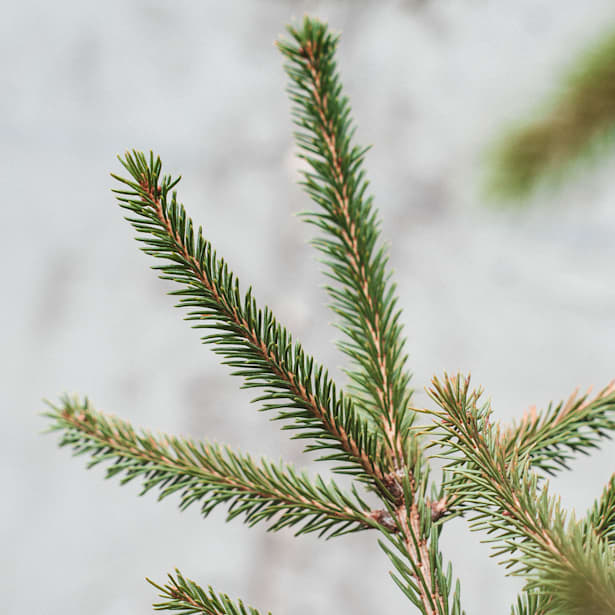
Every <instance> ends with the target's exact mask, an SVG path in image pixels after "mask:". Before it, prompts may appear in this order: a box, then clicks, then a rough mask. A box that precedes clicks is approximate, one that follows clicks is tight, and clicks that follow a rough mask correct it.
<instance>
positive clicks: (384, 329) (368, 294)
mask: <svg viewBox="0 0 615 615" xmlns="http://www.w3.org/2000/svg"><path fill="white" fill-rule="evenodd" d="M288 32H289V34H290V37H291V39H290V40H282V41H279V42H278V47H279V49H280V51H281V52H282V53H283V54H284V56H285V57H286V58H287V59H288V62H287V64H286V65H285V69H286V73H287V75H288V76H289V78H290V86H289V88H288V93H289V96H290V99H291V101H292V102H293V104H294V106H293V110H292V115H293V119H294V122H295V124H296V125H297V126H298V127H299V131H298V132H296V133H295V139H296V141H297V144H298V146H299V147H300V148H301V150H302V153H300V154H299V157H300V158H302V159H303V160H305V161H306V162H307V163H308V165H309V168H310V170H309V171H305V172H304V173H303V176H304V181H303V182H302V184H303V186H304V188H305V190H306V192H307V193H308V194H309V195H310V197H311V198H312V200H313V201H314V203H315V204H316V205H317V206H318V207H319V209H318V210H317V211H316V212H309V213H306V214H304V216H305V218H306V219H307V220H308V221H309V222H311V223H312V224H314V225H315V226H316V227H318V228H319V229H320V230H321V231H323V233H322V235H321V236H320V237H318V238H317V239H316V240H314V242H313V243H314V245H315V246H316V247H317V248H318V249H319V250H320V251H321V252H323V253H324V255H325V261H324V262H325V264H326V265H327V267H328V275H329V277H330V278H331V279H332V280H333V281H334V282H335V284H334V285H328V286H327V290H328V292H329V294H330V296H331V298H332V300H333V304H332V309H333V310H334V311H335V312H336V313H337V314H338V315H339V316H340V318H341V325H340V329H341V330H342V332H343V333H344V334H345V341H342V342H340V343H339V347H340V349H341V350H342V351H343V352H344V353H346V355H348V356H349V357H350V359H351V361H352V363H353V365H354V369H349V370H347V373H348V375H349V376H350V378H351V381H352V383H353V392H354V393H355V396H356V397H357V399H358V400H360V403H361V406H362V407H363V408H365V409H366V410H367V411H368V412H371V413H372V414H373V415H374V417H375V419H376V420H377V422H378V424H379V425H380V426H381V429H382V431H383V434H384V436H385V438H386V441H387V446H388V448H389V450H390V454H391V455H392V457H393V459H394V460H395V461H396V464H397V466H398V467H399V466H401V465H403V464H404V460H405V458H406V453H405V451H406V441H407V439H408V437H409V435H408V428H409V426H410V425H411V424H412V420H413V417H414V415H413V413H412V412H411V411H410V410H409V409H408V406H409V402H410V396H411V393H412V391H411V390H410V388H409V382H410V376H409V374H408V373H407V372H406V371H405V363H406V361H407V356H406V354H405V352H404V339H403V335H402V325H401V324H400V313H401V312H400V310H399V309H398V308H397V298H396V296H395V285H394V284H391V282H390V277H391V275H390V273H389V272H388V271H387V261H388V257H387V252H386V250H385V248H384V247H383V246H382V245H381V242H380V230H379V226H380V223H379V221H378V218H377V213H376V211H375V210H374V209H373V207H372V197H370V196H367V194H366V193H367V187H368V182H367V180H366V179H365V171H364V170H363V161H364V157H365V153H366V152H367V150H368V149H369V148H362V147H359V146H357V145H353V135H354V127H353V122H352V119H351V117H350V103H349V101H348V98H347V97H346V96H344V95H343V91H342V85H341V81H340V77H339V74H338V72H337V68H336V62H335V51H336V47H337V43H338V40H339V36H337V35H335V34H333V33H331V32H330V31H329V30H328V29H327V26H326V25H324V24H322V23H319V22H316V21H313V20H309V19H305V20H304V22H303V24H302V27H299V28H295V27H289V28H288Z"/></svg>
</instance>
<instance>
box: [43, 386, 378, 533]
mask: <svg viewBox="0 0 615 615" xmlns="http://www.w3.org/2000/svg"><path fill="white" fill-rule="evenodd" d="M47 416H48V417H49V418H51V419H52V420H53V423H52V424H51V427H50V429H51V430H52V431H61V432H62V438H61V440H60V446H69V447H70V448H72V449H73V451H74V454H75V455H88V456H89V457H90V461H89V462H88V468H91V467H94V466H96V465H98V464H100V463H105V462H111V465H109V466H108V467H107V471H106V478H112V477H115V476H122V478H121V480H120V483H121V484H122V485H124V484H126V483H128V482H130V481H132V480H134V479H141V481H142V484H143V489H142V491H141V494H140V495H144V494H145V493H147V492H149V491H150V490H152V489H158V490H159V497H158V499H159V500H162V499H163V498H166V497H168V496H170V495H173V494H176V493H179V494H181V500H180V509H181V510H185V509H186V508H188V507H189V506H190V505H191V504H194V503H197V502H198V503H200V505H201V514H202V515H203V516H204V517H207V516H208V515H209V513H210V512H211V511H212V510H213V509H214V508H216V507H217V506H218V505H220V504H224V505H227V507H228V514H227V520H231V519H234V518H235V517H239V516H243V517H244V520H245V522H246V523H247V524H248V525H250V526H252V525H256V524H257V523H259V522H261V521H262V522H268V523H269V529H270V530H272V531H277V530H281V529H282V528H285V527H293V528H296V535H299V534H306V533H309V532H318V533H319V535H321V536H322V535H326V536H329V537H332V536H339V535H341V534H347V533H349V532H355V531H358V530H361V529H366V528H369V527H373V526H374V522H373V520H372V518H371V517H370V516H369V512H368V511H369V508H368V506H367V504H365V502H363V500H362V499H361V498H360V497H359V495H358V493H357V491H356V489H354V488H353V490H352V495H350V494H346V493H344V492H343V491H342V490H341V489H340V488H339V487H338V485H337V484H335V482H333V481H328V482H325V481H324V480H323V479H322V477H320V476H319V475H317V476H316V477H315V478H314V481H311V480H310V479H309V478H308V476H307V475H306V474H304V473H298V472H297V471H296V470H295V469H294V468H293V467H292V466H290V465H288V464H284V465H278V464H273V463H271V462H269V461H266V460H261V461H258V462H257V461H255V460H254V459H252V457H250V456H249V455H241V454H238V453H235V452H233V451H232V450H231V449H230V448H229V447H222V446H220V445H218V444H210V443H203V442H194V441H192V440H188V439H184V438H178V437H176V436H169V435H159V436H154V435H153V434H151V433H150V432H148V431H145V430H144V431H141V432H137V431H135V429H134V428H133V427H132V426H131V425H130V423H128V422H126V421H123V420H120V419H118V418H115V417H113V416H108V415H105V414H103V413H101V412H97V411H96V410H94V409H93V408H92V407H91V404H90V402H89V401H88V400H84V401H79V400H76V399H71V398H68V397H65V398H64V399H63V400H62V403H61V404H60V405H59V406H51V412H49V413H47Z"/></svg>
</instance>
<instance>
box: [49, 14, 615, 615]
mask: <svg viewBox="0 0 615 615" xmlns="http://www.w3.org/2000/svg"><path fill="white" fill-rule="evenodd" d="M288 33H289V36H288V37H287V38H286V39H284V40H281V41H279V43H278V47H279V49H280V51H281V53H282V54H283V56H284V57H285V60H286V64H285V69H286V73H287V75H288V78H289V84H290V85H289V89H288V92H289V96H290V99H291V101H292V105H293V117H294V120H295V123H296V125H297V132H296V135H295V137H296V141H297V145H298V147H299V155H300V156H301V157H302V158H304V159H305V161H306V162H307V165H308V168H307V170H306V171H305V173H304V178H303V182H302V183H303V187H304V188H305V191H306V192H307V194H308V195H309V196H310V197H311V199H312V201H313V204H314V210H313V211H311V212H309V213H307V214H306V215H305V217H306V219H307V221H308V222H310V223H311V224H313V225H314V226H315V227H316V229H317V232H318V233H319V234H318V236H317V237H316V239H315V240H314V244H315V246H316V248H317V249H318V250H320V251H321V252H322V253H323V254H324V256H325V267H326V274H327V275H328V277H329V279H330V285H329V287H328V291H329V295H330V297H331V309H332V310H333V311H334V313H335V314H336V315H337V317H338V326H339V329H340V331H341V334H342V340H341V342H340V348H341V350H342V351H343V353H345V355H346V356H347V358H348V360H349V366H348V370H347V373H348V376H349V382H350V386H349V387H348V389H347V390H342V389H341V388H340V387H339V386H337V385H336V384H335V383H334V382H333V380H332V378H331V376H330V375H329V374H328V373H327V371H326V369H325V368H324V367H323V366H322V365H320V364H319V363H318V362H317V360H316V359H315V358H313V357H311V356H309V355H308V354H307V353H306V352H305V351H304V350H303V348H302V346H301V344H300V343H299V342H297V341H295V340H294V339H293V337H292V336H291V334H290V333H289V332H288V330H287V329H286V328H285V327H284V325H283V324H281V323H280V322H279V321H278V320H277V319H276V318H275V316H274V315H273V314H272V312H271V310H270V309H268V308H267V307H260V306H259V304H258V303H257V300H256V298H255V295H254V293H253V292H252V289H250V288H248V289H247V290H245V291H244V290H242V289H241V287H240V284H239V281H238V280H237V277H236V276H235V275H234V274H233V272H232V270H231V268H230V266H229V265H228V263H227V262H226V261H225V260H224V259H222V258H221V257H219V256H218V255H217V253H216V251H215V249H214V247H213V246H212V244H211V243H210V241H209V240H208V239H207V237H206V234H205V233H204V232H203V230H202V228H200V227H199V228H197V227H196V226H195V225H194V223H193V222H192V220H191V219H190V217H189V216H188V214H187V213H186V210H185V209H184V206H183V205H182V204H181V203H180V202H179V201H178V197H177V193H176V190H175V188H176V186H177V184H178V182H179V179H178V178H172V177H170V176H168V175H165V174H163V172H162V163H161V161H160V159H159V158H158V157H156V156H154V155H153V154H151V153H150V154H149V155H145V154H143V153H141V152H136V151H133V152H129V153H127V154H126V155H125V156H124V157H123V158H120V160H121V163H122V165H123V166H124V168H125V170H126V173H127V177H121V176H114V177H115V179H116V180H117V181H118V185H117V186H118V187H117V188H116V189H115V190H114V192H115V194H116V196H117V200H118V203H119V205H120V206H121V207H122V208H124V210H125V211H126V219H127V220H128V222H129V223H130V224H132V226H133V227H134V229H135V231H136V235H137V240H138V241H139V242H140V243H141V245H142V250H143V251H144V252H146V253H147V254H149V255H151V256H153V257H154V258H156V259H157V260H156V262H157V263H158V264H157V265H156V266H155V267H154V269H156V270H157V271H158V272H159V275H160V277H161V278H163V279H167V280H171V281H172V282H173V283H174V284H175V289H174V290H173V291H172V294H174V295H175V296H177V297H178V306H179V307H181V308H183V309H184V310H185V312H184V313H185V317H186V319H187V320H189V321H190V322H191V323H192V326H193V327H194V328H196V329H199V330H201V331H202V333H203V337H202V340H203V342H204V343H205V344H208V345H209V346H211V348H212V350H213V351H214V352H216V353H217V354H218V355H219V356H220V357H221V359H222V361H223V363H224V364H226V365H228V366H229V367H230V369H231V373H232V374H233V375H235V376H238V377H239V378H241V381H242V384H243V386H244V387H249V388H252V389H255V391H256V398H255V399H254V403H255V404H257V406H258V408H259V409H260V410H264V411H267V412H270V413H272V415H273V417H274V418H276V419H279V420H280V421H282V422H283V427H284V429H286V430H291V431H292V434H293V437H294V438H300V439H302V440H304V441H305V443H306V446H305V448H306V450H307V451H317V452H318V453H319V457H318V458H319V460H327V461H333V464H332V469H331V472H332V474H333V476H328V477H326V478H324V477H321V476H320V475H316V476H308V475H307V474H306V473H303V472H301V471H298V470H295V469H294V468H293V467H292V466H290V465H289V464H284V463H281V464H274V463H271V462H270V461H267V460H265V459H262V460H256V459H254V458H253V457H252V456H250V455H248V454H245V453H240V452H237V451H234V450H232V449H230V448H229V447H226V446H221V445H218V444H213V443H208V442H201V441H198V442H197V441H193V440H190V439H187V438H183V437H179V436H170V435H163V434H157V435H154V434H152V433H150V432H148V431H146V430H138V429H135V428H134V427H133V426H131V425H130V424H129V423H127V422H126V421H123V420H120V419H118V418H115V417H113V416H110V415H106V414H103V413H101V412H99V411H97V410H96V409H95V408H94V407H93V405H92V404H91V403H90V402H89V400H87V399H85V400H79V399H77V398H70V397H64V398H62V399H61V401H60V402H59V403H58V404H52V405H51V406H50V410H49V411H48V412H47V413H46V415H47V417H48V418H49V419H50V421H51V425H50V430H51V431H55V432H59V433H60V445H61V446H66V447H69V448H71V449H72V450H73V452H74V454H76V455H83V456H86V457H87V458H88V463H87V465H88V467H92V466H95V465H98V464H105V465H106V468H107V469H106V475H107V477H108V478H117V479H118V480H119V482H120V484H125V483H128V482H130V481H138V482H140V484H141V485H142V491H141V493H142V494H144V493H147V492H149V491H152V490H155V491H157V492H158V498H159V499H163V498H166V497H172V496H174V497H177V498H178V501H179V507H180V509H182V510H183V509H185V508H187V507H189V506H191V505H192V504H195V505H198V506H200V510H201V513H202V515H203V516H204V517H206V516H207V515H208V514H209V513H210V512H211V511H212V510H213V509H214V508H216V507H218V506H222V507H225V508H226V510H227V517H228V520H229V521H230V520H232V519H235V518H238V519H242V520H243V521H244V522H245V523H247V524H248V525H250V526H252V525H257V524H265V525H266V526H267V527H268V529H270V530H274V531H281V530H286V529H287V528H292V530H293V531H294V533H295V534H296V535H300V534H305V533H310V532H315V533H317V534H318V535H319V536H323V537H327V538H333V537H336V536H340V535H342V534H348V533H352V532H357V531H370V532H373V533H375V534H377V535H378V537H379V543H380V545H381V546H382V549H383V551H384V552H385V553H386V554H387V556H388V558H389V560H390V562H391V564H392V566H393V568H394V572H393V573H392V576H393V579H394V581H395V582H396V583H397V585H398V586H399V588H400V589H401V590H402V592H403V593H404V594H405V596H406V597H407V598H408V600H409V601H410V602H411V603H412V604H413V605H414V607H415V608H416V610H417V611H418V612H420V613H423V615H460V614H461V613H463V612H464V611H463V609H462V604H461V592H460V585H459V582H458V581H456V579H455V576H454V573H453V570H452V566H451V564H450V563H449V564H447V563H445V561H444V558H443V555H442V552H441V550H440V546H439V539H440V536H441V533H442V531H443V528H444V525H445V524H446V523H447V522H448V521H449V520H450V519H452V518H454V517H456V516H460V515H463V516H464V517H466V518H467V519H468V520H469V522H470V525H471V527H472V528H473V529H475V530H476V531H480V532H484V533H487V534H488V536H489V538H488V540H489V542H491V543H493V547H494V552H495V555H496V556H497V557H498V559H499V560H500V561H501V562H502V563H503V564H504V565H505V566H506V567H508V568H510V569H511V570H512V573H513V574H516V575H520V576H522V577H523V578H525V580H526V586H525V590H524V592H523V593H522V595H520V596H519V598H518V600H517V602H516V603H515V604H514V605H513V606H512V607H511V609H512V613H513V614H516V615H543V614H544V615H546V614H558V613H568V614H580V613H591V614H592V615H602V614H605V615H606V614H607V613H613V612H615V566H614V564H615V562H614V553H613V544H614V541H615V482H614V480H613V479H612V480H611V481H610V482H609V484H608V485H607V486H606V488H605V490H604V493H603V495H602V497H601V498H600V499H598V500H597V502H596V503H595V505H594V506H593V508H592V509H591V510H590V512H589V514H588V515H587V517H586V518H584V519H581V520H577V519H575V518H574V516H573V515H570V514H568V513H567V512H566V511H565V510H564V509H563V508H562V506H561V504H560V502H559V500H558V499H557V498H555V497H554V496H553V495H552V494H551V493H550V491H549V487H548V483H547V482H546V480H545V475H549V474H555V473H557V472H559V471H561V470H563V469H567V468H568V467H569V464H570V463H571V462H572V460H573V459H574V457H575V455H576V454H578V453H587V452H589V451H590V450H591V449H592V448H596V447H597V446H598V445H599V442H600V440H601V439H603V438H604V437H606V436H607V435H608V434H609V433H610V432H611V431H613V429H614V428H615V388H614V387H613V386H612V385H611V386H608V387H606V388H605V389H603V390H602V391H601V392H600V393H598V395H596V396H595V397H593V398H589V397H587V396H581V397H578V396H573V397H571V398H570V399H569V400H568V401H566V402H562V403H558V404H551V405H550V406H549V407H548V408H547V409H546V410H544V411H542V412H539V411H532V412H531V413H530V414H528V415H527V416H525V417H524V418H523V419H522V421H521V422H520V423H519V424H518V425H512V426H510V427H504V426H500V425H499V424H498V423H497V422H495V421H494V420H493V418H492V415H491V409H490V406H489V404H488V403H487V402H484V401H482V397H481V393H480V391H473V390H472V389H471V388H470V385H469V380H468V379H465V378H462V377H461V376H457V377H455V378H449V377H448V376H445V378H444V379H443V380H442V381H439V380H437V379H436V380H434V381H433V386H432V389H431V396H432V399H433V401H434V402H435V405H436V408H437V409H436V410H420V409H414V408H412V389H411V388H410V373H409V372H408V370H407V362H408V359H407V355H406V352H405V341H404V337H403V331H402V327H401V324H400V310H399V308H398V307H397V298H396V295H395V285H394V283H393V282H392V280H391V273H390V270H389V268H388V260H387V253H386V251H385V249H384V247H383V246H382V242H381V240H380V231H379V221H378V217H377V212H376V210H375V209H374V207H373V205H372V199H371V197H370V196H369V195H368V194H367V186H368V184H367V180H366V178H365V171H364V169H363V163H364V156H365V152H366V148H362V147H360V146H357V145H355V144H354V141H353V139H354V128H353V124H352V120H351V119H350V105H349V102H348V99H347V98H346V97H345V96H344V95H343V91H342V86H341V82H340V77H339V74H338V72H337V68H336V63H335V51H336V47H337V44H338V40H339V39H338V36H337V35H335V34H333V33H331V32H330V31H329V29H328V28H327V26H326V25H324V24H322V23H320V22H318V21H316V20H312V19H309V18H306V19H305V20H304V22H303V23H302V25H301V26H300V27H290V28H289V29H288ZM417 412H423V413H428V414H431V415H432V416H433V421H432V422H431V424H430V425H428V426H427V427H425V426H422V427H421V426H417V425H415V424H414V419H415V416H416V413H417ZM433 449H436V452H435V453H432V450H433ZM432 457H443V458H444V459H445V460H446V462H447V464H446V468H445V472H444V481H442V482H441V483H440V484H439V485H438V484H436V483H435V482H434V481H433V480H432V479H431V478H430V466H429V460H430V458H432ZM337 474H341V475H345V476H346V477H347V478H348V477H349V478H350V479H351V482H350V486H349V487H348V488H347V489H343V488H341V487H340V486H339V485H338V484H337V483H336V482H335V480H334V476H335V475H337ZM368 494H370V497H369V498H368V497H367V495H368ZM374 499H377V500H378V501H379V502H380V504H379V505H378V506H376V507H372V506H370V505H369V504H368V503H367V501H368V500H374ZM150 582H151V581H150ZM151 583H152V585H153V586H154V587H155V588H156V589H157V591H158V593H159V596H160V598H161V599H162V602H158V603H156V604H155V605H154V607H155V609H157V610H161V611H173V612H178V613H183V614H188V613H202V614H207V615H258V611H257V610H256V609H254V608H252V607H247V606H245V605H244V604H243V603H242V602H241V601H233V600H231V599H229V598H228V596H226V595H224V594H219V593H217V592H216V591H215V590H213V589H212V588H211V587H210V588H208V589H203V588H202V587H201V586H199V585H198V584H197V583H196V582H194V581H191V580H189V579H187V578H186V577H184V576H183V575H182V573H181V572H179V571H177V570H176V571H175V572H174V573H173V574H171V575H169V578H168V580H167V582H166V584H163V585H160V584H156V583H154V582H151Z"/></svg>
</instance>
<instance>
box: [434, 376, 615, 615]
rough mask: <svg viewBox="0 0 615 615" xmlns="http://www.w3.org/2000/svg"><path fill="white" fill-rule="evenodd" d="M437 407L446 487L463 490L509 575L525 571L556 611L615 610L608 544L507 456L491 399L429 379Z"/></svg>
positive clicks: (522, 463)
mask: <svg viewBox="0 0 615 615" xmlns="http://www.w3.org/2000/svg"><path fill="white" fill-rule="evenodd" d="M431 395H432V398H433V399H434V401H435V402H436V403H437V404H438V405H439V407H440V408H441V409H442V411H436V412H434V415H435V416H436V418H437V420H438V422H439V425H440V429H441V431H442V437H441V439H440V444H441V446H442V447H443V448H444V450H445V453H444V456H445V457H446V458H448V459H449V466H448V469H449V472H450V473H451V478H450V480H449V487H450V488H452V489H453V490H454V491H460V492H463V493H464V498H465V499H466V501H467V503H468V505H469V506H470V507H471V509H472V514H473V516H472V519H471V527H472V529H474V530H483V531H487V533H489V534H491V536H492V537H491V538H490V539H489V540H488V542H493V543H495V547H494V550H495V555H496V556H498V557H500V558H501V557H502V556H504V555H506V558H505V559H504V560H503V563H504V564H505V565H506V566H507V567H508V568H512V570H513V574H517V575H522V576H525V577H526V579H527V581H528V583H527V585H526V589H527V590H529V591H530V592H532V591H536V592H538V593H545V594H547V595H548V596H549V597H550V600H551V602H550V605H549V606H550V611H552V612H553V613H560V612H561V613H575V614H577V613H579V614H580V613H592V614H595V615H606V614H607V613H612V612H614V610H615V561H614V558H613V553H612V552H611V550H610V548H609V547H608V545H607V544H606V543H605V542H604V541H602V540H600V539H598V537H596V536H595V535H594V534H593V533H588V532H586V531H585V526H584V523H582V522H576V521H575V520H574V518H570V519H567V518H566V513H565V512H564V511H563V509H562V508H561V505H560V502H559V500H557V499H555V498H553V497H550V496H549V493H548V487H547V486H544V485H543V486H542V487H541V488H540V489H539V487H538V486H539V484H540V481H539V478H538V476H537V474H536V473H534V472H532V471H531V470H530V466H529V461H528V459H527V457H525V458H523V459H519V458H518V457H515V458H513V459H512V460H509V459H507V457H506V455H505V452H504V448H503V446H502V445H501V442H500V440H499V436H498V431H497V428H496V426H494V425H492V424H491V423H490V416H489V415H490V412H491V410H490V408H489V404H488V403H483V404H482V406H479V399H480V395H481V392H480V391H470V390H469V379H466V380H465V381H463V380H462V379H461V378H460V377H459V376H458V377H457V378H456V379H448V378H447V379H446V380H445V382H444V383H440V382H439V381H438V380H434V382H433V388H432V389H431Z"/></svg>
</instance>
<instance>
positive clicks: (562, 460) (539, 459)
mask: <svg viewBox="0 0 615 615" xmlns="http://www.w3.org/2000/svg"><path fill="white" fill-rule="evenodd" d="M614 430H615V383H613V382H612V383H610V384H609V385H608V386H607V387H605V388H604V389H603V390H602V391H600V392H599V393H598V394H597V395H596V396H595V397H593V398H591V399H590V398H589V395H582V396H578V395H577V394H576V393H575V394H573V395H571V396H570V397H569V398H568V400H566V401H565V402H564V401H562V402H559V403H558V404H553V403H551V404H549V406H548V408H547V409H546V410H545V411H543V412H536V410H534V409H532V410H531V411H530V412H528V413H526V415H525V416H524V417H523V419H522V420H521V422H520V423H519V425H517V426H513V427H512V428H511V429H509V430H507V431H506V432H505V433H504V435H503V440H504V447H505V451H506V454H509V455H512V454H513V453H514V454H515V455H518V456H519V457H523V456H524V455H528V456H529V458H530V460H531V463H532V466H533V467H535V468H540V469H541V470H543V471H545V472H547V473H548V474H555V472H556V471H557V470H558V469H561V468H564V469H567V470H568V469H570V468H569V466H568V462H569V461H570V460H571V459H573V458H574V455H575V454H576V453H584V454H588V452H589V451H590V450H591V449H594V448H598V442H599V441H600V440H601V439H604V438H609V437H610V433H611V432H613V431H614Z"/></svg>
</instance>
